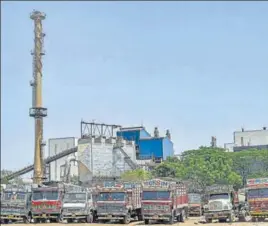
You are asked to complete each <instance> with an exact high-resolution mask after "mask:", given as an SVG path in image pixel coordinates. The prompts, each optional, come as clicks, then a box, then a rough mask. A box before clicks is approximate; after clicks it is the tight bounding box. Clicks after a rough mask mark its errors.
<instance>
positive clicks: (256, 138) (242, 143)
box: [224, 127, 268, 152]
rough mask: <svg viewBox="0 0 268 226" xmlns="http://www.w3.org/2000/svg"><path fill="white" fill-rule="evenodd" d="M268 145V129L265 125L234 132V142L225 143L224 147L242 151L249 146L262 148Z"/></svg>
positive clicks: (231, 150) (230, 150)
mask: <svg viewBox="0 0 268 226" xmlns="http://www.w3.org/2000/svg"><path fill="white" fill-rule="evenodd" d="M267 146H268V130H267V129H266V127H263V128H262V129H259V130H245V129H242V130H240V131H235V132H234V141H233V143H226V144H224V148H225V149H226V150H227V151H229V152H233V151H241V150H246V149H249V148H257V149H262V148H266V147H267Z"/></svg>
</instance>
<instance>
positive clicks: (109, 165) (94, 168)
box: [77, 137, 136, 177]
mask: <svg viewBox="0 0 268 226" xmlns="http://www.w3.org/2000/svg"><path fill="white" fill-rule="evenodd" d="M115 143H116V140H115V139H114V138H109V139H105V138H102V137H99V138H92V143H91V138H83V139H79V140H78V151H77V153H78V160H79V163H78V165H79V166H78V169H79V176H80V177H81V174H84V173H85V171H88V172H90V173H91V175H92V176H93V177H113V176H120V175H121V174H122V173H123V172H125V171H127V170H131V167H130V166H129V165H128V163H127V162H126V160H125V156H124V154H123V153H122V152H121V151H120V150H115V149H114V150H113V148H114V145H115ZM122 145H123V147H122V149H123V151H124V152H125V154H126V155H127V156H128V157H129V158H130V159H131V160H132V161H133V162H136V149H135V143H134V141H125V140H123V141H122Z"/></svg>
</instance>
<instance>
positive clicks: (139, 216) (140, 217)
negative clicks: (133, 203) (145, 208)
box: [138, 213, 143, 221]
mask: <svg viewBox="0 0 268 226" xmlns="http://www.w3.org/2000/svg"><path fill="white" fill-rule="evenodd" d="M138 221H143V216H142V214H140V213H139V214H138Z"/></svg>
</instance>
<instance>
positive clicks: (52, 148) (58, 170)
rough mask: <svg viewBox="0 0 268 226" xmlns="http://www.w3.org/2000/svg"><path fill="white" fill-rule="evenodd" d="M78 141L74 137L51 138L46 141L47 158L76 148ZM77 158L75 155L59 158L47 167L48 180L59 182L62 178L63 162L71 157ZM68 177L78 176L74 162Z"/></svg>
mask: <svg viewBox="0 0 268 226" xmlns="http://www.w3.org/2000/svg"><path fill="white" fill-rule="evenodd" d="M77 141H78V139H77V138H75V137H63V138H52V139H49V140H48V156H49V157H50V156H54V155H56V154H59V153H60V152H62V151H65V150H67V149H70V148H74V147H76V146H77ZM71 155H75V156H77V153H73V154H70V155H68V156H65V157H63V158H60V159H58V160H56V161H54V162H51V163H50V165H49V180H53V181H60V180H62V178H63V174H64V169H65V161H66V159H67V158H68V157H69V156H71ZM70 176H78V165H77V163H76V162H72V163H71V169H70Z"/></svg>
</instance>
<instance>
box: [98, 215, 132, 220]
mask: <svg viewBox="0 0 268 226" xmlns="http://www.w3.org/2000/svg"><path fill="white" fill-rule="evenodd" d="M97 215H98V219H99V220H124V218H125V216H126V215H127V214H126V213H111V214H108V213H107V214H106V213H101V214H97Z"/></svg>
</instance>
